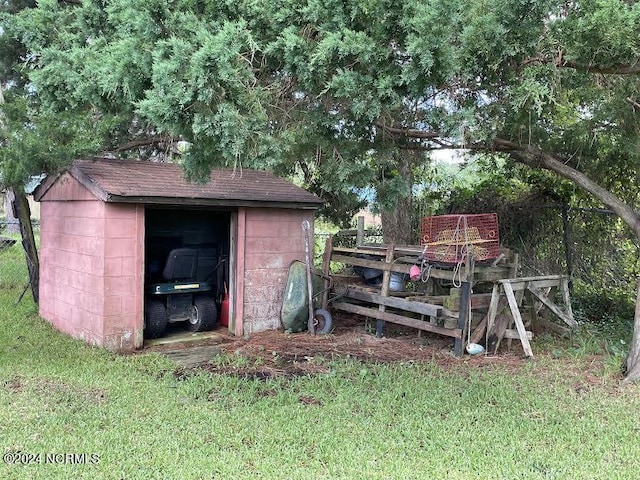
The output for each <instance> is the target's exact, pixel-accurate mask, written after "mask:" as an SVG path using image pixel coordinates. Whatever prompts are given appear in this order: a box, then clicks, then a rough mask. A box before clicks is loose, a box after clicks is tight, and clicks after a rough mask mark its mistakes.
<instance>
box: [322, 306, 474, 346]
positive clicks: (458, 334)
mask: <svg viewBox="0 0 640 480" xmlns="http://www.w3.org/2000/svg"><path fill="white" fill-rule="evenodd" d="M331 307H332V308H334V309H336V310H342V311H344V312H350V313H355V314H358V315H363V316H365V317H371V318H376V319H380V320H384V321H386V322H391V323H397V324H398V325H404V326H406V327H412V328H417V329H418V330H424V331H427V332H433V333H437V334H439V335H445V336H447V337H454V338H462V330H460V329H458V328H444V327H438V326H437V325H433V324H431V323H429V322H426V321H424V320H418V319H417V318H408V317H404V316H402V315H397V314H395V313H389V312H381V311H380V310H376V309H375V308H369V307H363V306H362V305H354V304H352V303H346V302H335V303H332V304H331Z"/></svg>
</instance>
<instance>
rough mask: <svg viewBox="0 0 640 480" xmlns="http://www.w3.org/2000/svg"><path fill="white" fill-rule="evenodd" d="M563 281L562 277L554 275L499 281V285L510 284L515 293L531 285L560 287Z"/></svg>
mask: <svg viewBox="0 0 640 480" xmlns="http://www.w3.org/2000/svg"><path fill="white" fill-rule="evenodd" d="M561 281H562V277H561V276H560V275H554V276H549V277H528V278H504V279H502V280H498V283H500V284H502V285H504V284H506V283H508V284H509V285H511V289H512V290H513V291H520V290H526V289H527V287H528V286H529V285H533V286H535V287H537V288H545V287H559V286H560V283H561Z"/></svg>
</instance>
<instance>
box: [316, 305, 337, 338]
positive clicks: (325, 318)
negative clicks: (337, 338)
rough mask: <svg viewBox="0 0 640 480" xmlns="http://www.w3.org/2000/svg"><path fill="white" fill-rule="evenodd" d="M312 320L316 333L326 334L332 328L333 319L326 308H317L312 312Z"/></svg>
mask: <svg viewBox="0 0 640 480" xmlns="http://www.w3.org/2000/svg"><path fill="white" fill-rule="evenodd" d="M313 321H314V322H315V326H316V333H317V334H318V335H328V334H329V333H331V330H333V319H332V318H331V314H330V313H329V312H327V311H326V310H324V309H322V308H319V309H317V310H316V311H315V312H313Z"/></svg>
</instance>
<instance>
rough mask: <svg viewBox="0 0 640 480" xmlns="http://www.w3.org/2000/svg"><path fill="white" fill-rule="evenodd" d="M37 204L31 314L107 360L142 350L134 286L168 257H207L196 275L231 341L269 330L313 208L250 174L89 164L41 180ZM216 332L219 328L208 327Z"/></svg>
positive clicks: (284, 184)
mask: <svg viewBox="0 0 640 480" xmlns="http://www.w3.org/2000/svg"><path fill="white" fill-rule="evenodd" d="M35 198H36V200H37V201H39V202H40V203H41V224H40V315H41V316H42V317H43V318H44V319H46V320H48V321H49V322H51V323H52V324H53V326H54V327H55V328H57V329H58V330H60V331H62V332H65V333H67V334H69V335H71V336H73V337H77V338H82V339H84V340H85V341H87V342H88V343H91V344H95V345H99V346H103V347H106V348H108V349H109V350H113V351H132V350H134V349H136V348H140V347H141V346H142V345H143V342H144V336H143V321H144V320H143V319H144V305H145V285H146V284H148V283H149V282H152V281H153V278H152V277H153V276H154V275H157V274H158V271H159V270H160V269H161V266H162V262H163V261H164V258H165V257H166V256H167V254H168V252H169V251H170V250H172V249H174V248H184V247H186V248H194V249H197V250H198V251H200V252H207V255H208V256H209V257H208V258H210V259H211V265H209V267H210V271H207V272H202V275H203V278H204V277H205V276H206V277H207V279H208V280H209V281H211V283H212V284H214V285H216V288H217V291H216V292H215V295H216V296H217V298H218V300H220V299H221V298H222V294H223V291H222V286H223V285H224V286H227V288H228V291H229V296H230V315H229V325H228V327H224V328H228V329H229V331H230V332H231V333H233V334H235V335H243V334H245V333H251V332H259V331H263V330H268V329H275V328H278V327H280V307H281V302H282V297H283V292H284V284H285V281H286V276H287V272H288V268H289V265H290V263H291V262H292V261H293V260H304V258H305V240H304V238H305V237H304V231H303V229H302V222H303V221H304V220H308V221H309V222H310V223H311V225H313V218H314V214H315V211H316V210H317V209H318V208H319V207H320V206H321V204H322V201H321V200H320V199H319V198H318V197H316V196H315V195H313V194H311V193H309V192H306V191H305V190H303V189H301V188H299V187H297V186H295V185H293V184H292V183H290V182H288V181H286V180H283V179H281V178H278V177H276V176H274V175H272V174H270V173H267V172H263V171H256V170H246V169H245V170H242V171H239V170H236V171H233V170H229V169H222V170H215V171H213V172H212V173H211V177H210V179H209V181H208V182H207V183H206V184H198V183H190V182H187V181H186V180H185V179H184V177H183V174H182V171H181V169H180V167H179V166H177V165H175V164H171V163H153V162H146V161H132V160H126V161H125V160H115V159H107V158H100V159H93V160H81V161H76V162H75V163H74V164H73V165H72V167H71V168H70V169H68V170H67V171H65V172H62V173H60V174H58V175H55V176H50V177H48V178H47V179H46V180H45V181H44V182H43V183H42V184H41V185H40V187H39V188H38V189H37V190H36V192H35ZM218 328H223V327H218Z"/></svg>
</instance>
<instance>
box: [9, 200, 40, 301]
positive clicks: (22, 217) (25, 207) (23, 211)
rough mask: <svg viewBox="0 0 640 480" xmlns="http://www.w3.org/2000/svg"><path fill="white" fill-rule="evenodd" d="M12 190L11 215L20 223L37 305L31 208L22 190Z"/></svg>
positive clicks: (37, 263)
mask: <svg viewBox="0 0 640 480" xmlns="http://www.w3.org/2000/svg"><path fill="white" fill-rule="evenodd" d="M12 190H13V194H14V199H13V214H14V215H15V217H16V218H17V219H18V221H19V223H20V234H21V235H22V246H23V248H24V253H25V257H26V260H27V269H28V270H29V284H30V285H31V293H32V295H33V301H34V302H35V303H36V304H37V303H38V301H39V300H40V295H39V288H40V263H39V260H38V249H37V247H36V239H35V236H34V234H33V227H32V225H31V208H30V207H29V200H27V196H26V195H25V193H24V191H23V190H21V189H15V188H14V189H12Z"/></svg>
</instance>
